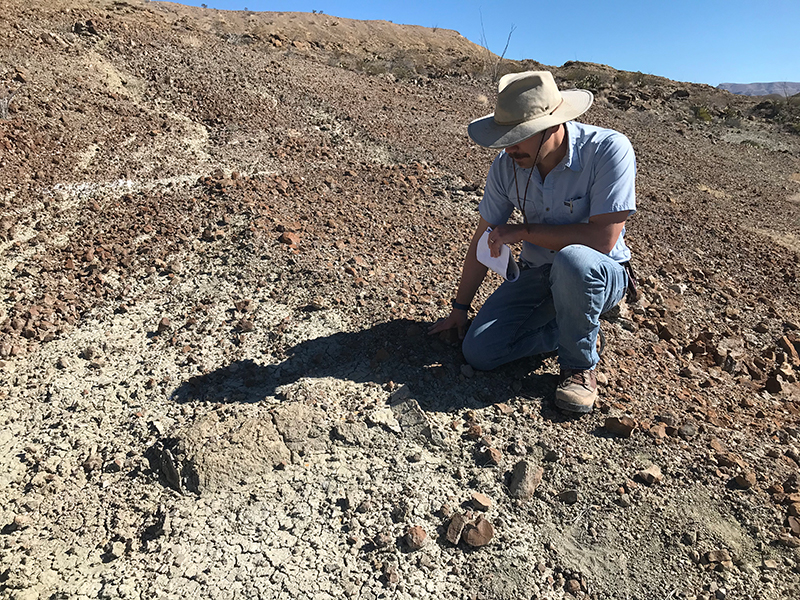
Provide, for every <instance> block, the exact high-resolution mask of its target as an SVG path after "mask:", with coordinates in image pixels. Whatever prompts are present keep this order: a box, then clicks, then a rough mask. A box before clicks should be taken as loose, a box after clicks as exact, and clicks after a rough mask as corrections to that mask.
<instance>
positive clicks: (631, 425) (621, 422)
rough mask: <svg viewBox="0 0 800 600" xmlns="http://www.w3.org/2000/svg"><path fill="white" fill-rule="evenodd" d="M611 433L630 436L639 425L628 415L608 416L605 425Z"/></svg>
mask: <svg viewBox="0 0 800 600" xmlns="http://www.w3.org/2000/svg"><path fill="white" fill-rule="evenodd" d="M603 427H605V429H606V431H608V432H609V433H610V434H611V435H616V436H619V437H625V438H629V437H631V434H632V433H633V432H634V430H635V429H636V428H637V427H638V424H637V423H636V421H634V420H633V419H632V418H630V417H628V416H623V417H608V418H607V419H606V422H605V424H604V425H603Z"/></svg>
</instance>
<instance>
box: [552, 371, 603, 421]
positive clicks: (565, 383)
mask: <svg viewBox="0 0 800 600" xmlns="http://www.w3.org/2000/svg"><path fill="white" fill-rule="evenodd" d="M595 400H597V379H596V378H595V374H594V370H589V369H586V370H584V371H576V370H572V369H562V370H561V375H560V376H559V380H558V387H557V388H556V406H557V407H558V408H560V409H562V410H568V411H570V412H577V413H588V412H591V411H592V407H593V406H594V401H595Z"/></svg>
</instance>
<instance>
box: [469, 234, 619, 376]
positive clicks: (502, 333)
mask: <svg viewBox="0 0 800 600" xmlns="http://www.w3.org/2000/svg"><path fill="white" fill-rule="evenodd" d="M627 284H628V275H627V273H626V272H625V268H624V267H623V266H622V265H621V264H620V263H618V262H616V261H614V260H612V259H611V258H609V257H608V256H606V255H605V254H601V253H600V252H597V251H596V250H593V249H592V248H589V247H588V246H582V245H580V244H574V245H572V246H567V247H565V248H563V249H562V250H561V251H559V252H558V253H557V254H556V255H555V258H554V260H553V264H552V265H543V266H541V267H532V268H528V269H523V270H522V271H521V272H520V276H519V279H517V280H516V281H514V282H508V281H504V282H503V283H502V284H501V285H500V287H499V288H497V290H496V291H495V292H494V293H493V294H492V295H491V296H490V297H489V299H488V300H487V301H486V303H485V304H484V305H483V307H482V308H481V310H480V311H479V312H478V315H477V316H476V317H475V320H474V321H473V322H472V325H471V326H470V328H469V330H468V331H467V334H466V337H465V338H464V343H463V345H462V350H463V352H464V358H466V360H467V362H468V363H469V364H470V365H472V366H473V367H474V368H476V369H479V370H483V371H488V370H491V369H494V368H495V367H497V366H500V365H502V364H505V363H507V362H511V361H513V360H516V359H518V358H523V357H525V356H533V355H535V354H544V353H546V352H552V351H553V350H558V362H559V364H560V365H561V368H562V369H577V370H583V369H593V368H594V367H595V365H597V363H598V361H599V360H600V357H599V356H598V354H597V335H598V332H599V330H600V315H601V314H603V313H604V312H606V311H608V310H611V309H612V308H613V307H614V306H616V305H617V303H618V302H619V301H620V300H622V297H623V296H624V295H625V291H626V288H627Z"/></svg>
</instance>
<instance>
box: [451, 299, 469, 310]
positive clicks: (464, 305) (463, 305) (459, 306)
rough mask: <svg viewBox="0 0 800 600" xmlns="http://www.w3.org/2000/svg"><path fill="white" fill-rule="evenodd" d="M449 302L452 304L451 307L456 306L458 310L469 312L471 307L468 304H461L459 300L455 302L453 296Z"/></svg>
mask: <svg viewBox="0 0 800 600" xmlns="http://www.w3.org/2000/svg"><path fill="white" fill-rule="evenodd" d="M450 304H451V305H452V306H453V308H457V309H458V310H463V311H464V312H469V311H470V310H471V309H472V307H471V306H470V305H469V304H461V303H460V302H456V299H455V298H453V299H452V300H451V301H450Z"/></svg>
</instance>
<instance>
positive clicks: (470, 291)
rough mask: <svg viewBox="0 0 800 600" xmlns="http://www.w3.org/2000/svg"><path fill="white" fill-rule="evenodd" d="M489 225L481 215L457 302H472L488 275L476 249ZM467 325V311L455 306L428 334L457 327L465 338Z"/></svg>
mask: <svg viewBox="0 0 800 600" xmlns="http://www.w3.org/2000/svg"><path fill="white" fill-rule="evenodd" d="M487 227H492V224H491V223H489V222H488V221H487V220H486V219H484V218H483V217H481V218H480V222H479V223H478V228H477V229H476V230H475V233H474V235H473V236H472V242H470V245H469V250H467V256H466V257H465V258H464V267H463V269H462V270H461V281H460V282H459V284H458V291H457V292H456V302H458V303H459V304H470V303H472V299H473V298H474V297H475V294H476V292H477V291H478V288H479V287H480V286H481V283H483V279H484V277H486V271H487V268H486V267H485V266H484V265H482V264H481V263H479V262H478V257H477V254H476V249H477V247H478V241H479V240H480V238H481V236H482V235H483V232H484V231H486V228H487ZM466 325H467V311H465V310H459V309H457V308H453V310H451V311H450V316H448V317H447V318H446V319H440V320H438V321H437V322H436V323H434V324H433V325H432V326H431V327H430V328H429V329H428V334H429V335H430V334H434V333H439V332H440V331H445V330H447V329H452V328H453V327H456V328H457V329H458V337H459V338H460V339H462V340H463V339H464V334H465V332H466Z"/></svg>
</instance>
